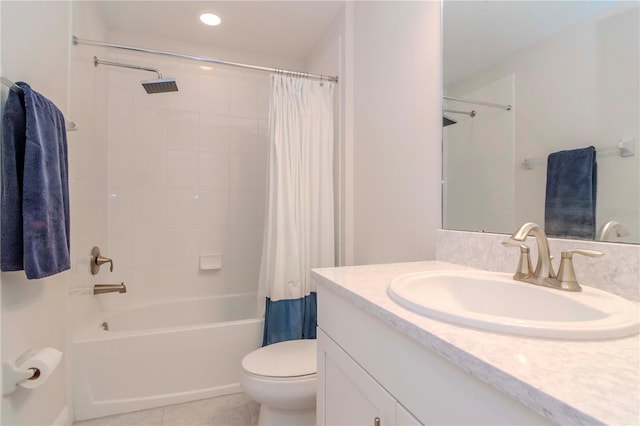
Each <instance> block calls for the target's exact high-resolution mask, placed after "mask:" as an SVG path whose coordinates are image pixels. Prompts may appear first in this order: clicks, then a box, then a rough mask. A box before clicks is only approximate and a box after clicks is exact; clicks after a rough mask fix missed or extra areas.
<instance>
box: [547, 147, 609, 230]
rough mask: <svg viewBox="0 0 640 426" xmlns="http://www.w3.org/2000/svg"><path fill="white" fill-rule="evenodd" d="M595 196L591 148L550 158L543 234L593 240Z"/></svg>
mask: <svg viewBox="0 0 640 426" xmlns="http://www.w3.org/2000/svg"><path fill="white" fill-rule="evenodd" d="M596 193H597V163H596V149H595V148H594V147H593V146H590V147H587V148H579V149H571V150H567V151H558V152H554V153H552V154H550V155H549V157H548V159H547V191H546V199H545V211H544V228H545V232H546V234H547V235H548V236H552V237H568V238H580V239H589V240H592V239H594V237H595V233H596Z"/></svg>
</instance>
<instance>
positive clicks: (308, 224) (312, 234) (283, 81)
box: [258, 74, 334, 340]
mask: <svg viewBox="0 0 640 426" xmlns="http://www.w3.org/2000/svg"><path fill="white" fill-rule="evenodd" d="M269 121H270V123H269V172H268V195H267V197H268V201H267V212H266V221H265V234H264V241H263V249H262V262H261V267H260V282H259V292H258V295H259V299H258V300H259V302H258V303H259V309H261V312H262V313H263V314H264V312H265V311H264V309H265V298H268V299H266V300H267V315H269V306H268V304H269V303H274V302H277V301H283V300H299V299H303V298H305V297H307V296H309V295H310V294H311V293H313V292H315V285H314V283H313V282H312V280H311V278H310V271H311V268H317V267H326V266H333V265H334V210H333V83H329V82H318V81H311V80H309V79H303V78H296V77H288V76H284V75H276V74H274V75H272V76H271V103H270V112H269ZM314 305H315V298H314ZM313 317H314V318H313V325H312V326H313V327H315V306H314V307H313ZM270 321H271V322H277V323H278V324H280V323H281V322H283V321H284V323H287V322H289V323H290V322H291V321H292V319H291V318H289V319H275V318H273V319H271V320H270ZM268 323H269V321H267V323H266V324H265V336H266V333H267V331H266V328H267V327H269V326H270V325H269V324H268ZM277 327H280V325H278V326H277ZM287 327H288V326H287ZM286 333H288V331H286V330H285V334H286ZM314 336H315V330H314ZM292 338H302V337H295V333H294V337H292ZM266 340H268V339H266ZM284 340H286V339H284Z"/></svg>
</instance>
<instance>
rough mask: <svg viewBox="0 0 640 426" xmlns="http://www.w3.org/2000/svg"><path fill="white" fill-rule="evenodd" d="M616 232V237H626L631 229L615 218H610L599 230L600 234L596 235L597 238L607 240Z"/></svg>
mask: <svg viewBox="0 0 640 426" xmlns="http://www.w3.org/2000/svg"><path fill="white" fill-rule="evenodd" d="M614 232H615V235H616V237H618V238H620V237H626V236H627V235H629V231H628V230H627V228H625V227H624V226H622V225H621V224H620V223H618V222H616V221H615V220H610V221H609V222H607V223H605V224H604V225H602V227H601V228H600V230H599V231H598V234H597V235H596V240H598V241H607V240H609V237H610V236H611V234H613V233H614Z"/></svg>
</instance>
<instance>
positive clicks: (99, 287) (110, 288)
mask: <svg viewBox="0 0 640 426" xmlns="http://www.w3.org/2000/svg"><path fill="white" fill-rule="evenodd" d="M126 292H127V286H126V285H124V283H123V282H122V283H120V284H96V285H94V286H93V294H104V293H126Z"/></svg>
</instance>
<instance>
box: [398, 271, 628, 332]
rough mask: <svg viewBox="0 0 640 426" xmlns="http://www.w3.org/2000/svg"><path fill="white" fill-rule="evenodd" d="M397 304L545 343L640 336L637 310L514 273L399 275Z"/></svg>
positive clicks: (588, 291) (587, 290)
mask: <svg viewBox="0 0 640 426" xmlns="http://www.w3.org/2000/svg"><path fill="white" fill-rule="evenodd" d="M389 295H390V297H391V298H392V299H393V300H394V301H395V302H396V303H398V304H399V305H401V306H403V307H405V308H407V309H410V310H412V311H415V312H417V313H419V314H422V315H424V316H427V317H431V318H434V319H437V320H442V321H446V322H450V323H453V324H456V325H462V326H467V327H473V328H478V329H482V330H487V331H495V332H500V333H507V334H515V335H521V336H534V337H542V338H556V339H575V340H595V339H614V338H619V337H625V336H630V335H633V334H637V333H638V332H639V331H640V325H639V323H640V310H639V309H638V305H636V304H635V303H633V302H630V301H628V300H626V299H623V298H621V297H619V296H616V295H614V294H611V293H607V292H605V291H602V290H598V289H595V288H591V287H585V286H582V291H581V292H568V291H562V290H555V289H551V288H546V287H540V286H536V285H532V284H527V283H523V282H519V281H514V280H513V279H512V275H511V274H502V273H497V272H484V271H437V272H436V271H434V272H418V273H412V274H406V275H401V276H399V277H397V278H395V279H394V280H393V281H391V284H390V285H389Z"/></svg>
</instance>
